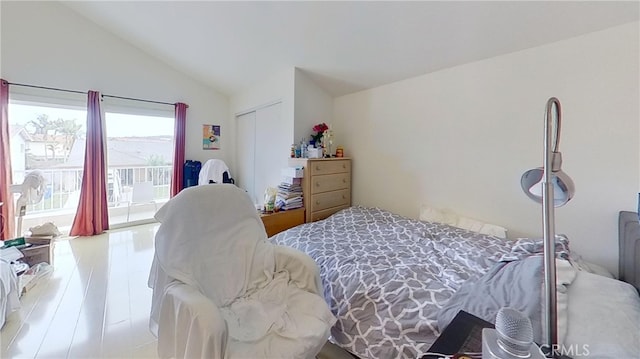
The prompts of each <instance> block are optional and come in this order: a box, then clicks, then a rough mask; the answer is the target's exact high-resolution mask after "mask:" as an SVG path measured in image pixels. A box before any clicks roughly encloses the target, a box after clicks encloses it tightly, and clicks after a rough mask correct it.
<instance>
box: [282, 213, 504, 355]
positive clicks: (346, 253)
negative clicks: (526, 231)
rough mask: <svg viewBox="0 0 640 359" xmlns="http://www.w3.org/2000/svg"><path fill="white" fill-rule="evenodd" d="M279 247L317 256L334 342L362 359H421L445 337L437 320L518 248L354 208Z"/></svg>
mask: <svg viewBox="0 0 640 359" xmlns="http://www.w3.org/2000/svg"><path fill="white" fill-rule="evenodd" d="M271 240H272V241H273V242H275V243H277V244H282V245H287V246H291V247H293V248H296V249H298V250H301V251H303V252H305V253H307V254H309V255H310V256H311V257H312V258H313V259H314V260H315V261H316V263H317V264H318V265H319V267H320V275H321V277H322V281H323V286H324V296H325V299H326V300H327V302H328V303H329V306H330V308H331V310H332V312H333V313H334V315H335V316H336V317H337V318H338V322H337V323H336V325H335V326H334V328H333V330H332V339H331V340H332V341H333V342H334V343H336V344H337V345H339V346H341V347H343V348H345V349H346V350H348V351H350V352H352V353H354V354H356V355H358V356H359V357H361V358H398V357H408V358H416V357H419V356H420V355H421V354H422V353H425V352H427V350H428V348H429V347H430V346H431V344H432V343H433V342H434V341H435V339H436V338H437V336H438V335H439V330H438V327H437V313H438V311H439V310H440V308H442V307H443V305H444V304H445V303H446V302H447V300H448V299H449V298H450V297H451V296H452V295H453V293H454V292H455V291H456V290H458V289H459V288H460V286H461V285H462V284H463V283H464V282H465V281H467V280H468V279H471V278H478V277H480V276H482V275H483V274H484V273H486V272H487V271H488V270H489V268H491V267H492V266H493V265H494V264H495V263H496V262H497V261H498V259H499V258H500V257H501V256H502V255H504V254H508V253H509V252H510V250H511V247H512V245H513V242H511V241H508V240H504V239H500V238H497V237H492V236H487V235H482V234H477V233H474V232H469V231H466V230H462V229H458V228H455V227H451V226H447V225H442V224H435V223H428V222H421V221H417V220H412V219H408V218H406V217H402V216H399V215H396V214H393V213H391V212H388V211H385V210H381V209H377V208H365V207H351V208H348V209H346V210H343V211H341V212H339V213H337V214H334V215H333V216H331V217H330V218H328V219H326V220H324V221H319V222H312V223H307V224H304V225H301V226H298V227H295V228H292V229H290V230H288V231H285V232H282V233H280V234H278V235H276V236H274V237H272V238H271Z"/></svg>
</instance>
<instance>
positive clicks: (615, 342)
mask: <svg viewBox="0 0 640 359" xmlns="http://www.w3.org/2000/svg"><path fill="white" fill-rule="evenodd" d="M568 294H569V298H568V300H569V303H568V304H569V305H568V309H567V314H568V319H569V323H568V328H567V335H566V338H565V341H564V347H563V348H562V349H564V350H565V354H567V355H569V356H571V357H574V358H576V357H589V358H599V359H607V358H610V359H620V358H638V357H639V355H640V297H639V296H638V292H637V291H636V290H635V288H634V287H633V286H631V285H630V284H628V283H624V282H621V281H618V280H615V279H611V278H607V277H604V276H601V275H597V274H593V273H589V272H586V271H577V275H576V278H575V279H574V281H573V282H572V283H571V285H569V287H568ZM559 315H560V313H559ZM570 350H573V353H569V352H568V351H570Z"/></svg>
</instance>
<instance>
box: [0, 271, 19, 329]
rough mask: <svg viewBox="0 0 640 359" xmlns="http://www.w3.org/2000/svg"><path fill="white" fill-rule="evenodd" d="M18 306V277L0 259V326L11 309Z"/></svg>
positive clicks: (15, 308) (13, 309)
mask: <svg viewBox="0 0 640 359" xmlns="http://www.w3.org/2000/svg"><path fill="white" fill-rule="evenodd" d="M19 308H20V292H19V288H18V277H17V276H16V273H15V272H14V271H13V268H11V264H9V263H8V262H6V261H4V260H2V259H0V328H2V326H3V325H4V323H5V321H6V319H7V317H8V316H9V314H11V313H12V312H13V311H15V310H17V309H19Z"/></svg>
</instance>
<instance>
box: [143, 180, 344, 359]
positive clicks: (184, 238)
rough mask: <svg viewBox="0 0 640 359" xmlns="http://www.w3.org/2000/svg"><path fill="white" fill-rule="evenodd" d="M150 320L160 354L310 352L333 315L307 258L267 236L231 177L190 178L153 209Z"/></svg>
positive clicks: (292, 355) (299, 354) (287, 355)
mask: <svg viewBox="0 0 640 359" xmlns="http://www.w3.org/2000/svg"><path fill="white" fill-rule="evenodd" d="M156 219H157V220H158V221H160V222H161V226H160V228H159V230H158V233H157V234H156V253H155V257H154V261H153V266H152V269H151V274H150V277H149V285H150V286H151V287H152V288H153V300H152V309H151V310H152V312H151V320H150V328H151V330H152V332H154V334H156V335H157V336H158V354H159V356H160V357H161V358H169V357H176V358H186V357H194V358H195V357H198V358H200V357H202V358H205V357H206V358H312V357H314V356H315V355H316V354H317V353H318V352H319V351H320V349H321V347H322V345H323V344H324V343H325V342H326V340H327V338H328V336H329V330H330V328H331V326H332V325H333V324H334V323H335V317H334V316H333V315H332V314H331V312H330V311H329V309H328V306H327V304H326V303H325V302H324V299H323V298H322V297H321V295H320V293H321V288H322V286H321V281H320V277H319V274H318V268H317V265H316V264H315V262H314V261H313V260H312V259H311V258H310V257H309V256H307V255H306V254H304V253H302V252H299V251H297V250H294V249H291V248H287V247H282V246H277V245H274V244H272V243H270V242H268V241H267V235H266V233H265V230H264V227H263V225H262V222H261V220H260V217H259V216H258V214H257V213H256V211H255V209H254V206H253V204H252V203H251V200H250V199H249V197H248V196H247V194H246V193H244V191H242V190H241V189H239V188H237V187H235V186H233V185H226V184H221V185H215V186H195V187H190V188H187V189H185V190H183V191H182V192H180V193H179V194H178V195H177V196H176V197H174V198H173V199H171V200H170V201H169V202H167V204H165V205H164V206H163V207H162V208H161V209H160V210H159V211H158V213H157V214H156Z"/></svg>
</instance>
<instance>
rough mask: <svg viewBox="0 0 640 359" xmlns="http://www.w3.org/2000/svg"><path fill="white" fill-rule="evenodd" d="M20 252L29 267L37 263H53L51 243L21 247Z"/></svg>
mask: <svg viewBox="0 0 640 359" xmlns="http://www.w3.org/2000/svg"><path fill="white" fill-rule="evenodd" d="M20 252H22V255H24V258H23V259H22V260H23V261H24V262H25V263H27V264H28V265H29V266H30V267H33V266H34V265H36V264H38V263H42V262H45V263H49V264H51V265H53V245H52V244H44V245H37V246H31V247H26V248H21V249H20Z"/></svg>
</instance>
